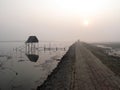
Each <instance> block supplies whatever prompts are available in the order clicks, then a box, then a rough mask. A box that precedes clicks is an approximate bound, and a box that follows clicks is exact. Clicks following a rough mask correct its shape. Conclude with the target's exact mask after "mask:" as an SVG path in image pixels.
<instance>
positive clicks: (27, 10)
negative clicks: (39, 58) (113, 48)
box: [0, 0, 120, 42]
mask: <svg viewBox="0 0 120 90" xmlns="http://www.w3.org/2000/svg"><path fill="white" fill-rule="evenodd" d="M119 23H120V1H119V0H84V1H83V0H0V41H6V40H7V41H9V40H25V39H26V38H27V37H28V36H29V35H36V36H38V38H39V39H40V40H42V41H51V40H52V41H63V40H64V41H75V40H78V39H80V40H82V41H88V42H91V41H92V42H99V41H104V42H116V41H120V40H119V39H118V38H120V35H119V33H120V30H119V28H120V25H119Z"/></svg>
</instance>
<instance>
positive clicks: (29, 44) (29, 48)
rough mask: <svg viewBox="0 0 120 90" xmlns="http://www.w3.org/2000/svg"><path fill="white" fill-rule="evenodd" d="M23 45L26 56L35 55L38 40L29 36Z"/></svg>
mask: <svg viewBox="0 0 120 90" xmlns="http://www.w3.org/2000/svg"><path fill="white" fill-rule="evenodd" d="M25 44H26V54H36V51H38V45H39V40H38V38H37V37H36V36H29V37H28V39H27V41H26V42H25Z"/></svg>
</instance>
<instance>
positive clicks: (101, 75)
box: [37, 42, 120, 90]
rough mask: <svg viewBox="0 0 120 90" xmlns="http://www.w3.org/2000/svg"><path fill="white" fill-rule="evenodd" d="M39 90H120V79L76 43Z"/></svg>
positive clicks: (82, 45) (81, 45)
mask: <svg viewBox="0 0 120 90" xmlns="http://www.w3.org/2000/svg"><path fill="white" fill-rule="evenodd" d="M37 90H120V79H119V78H118V77H116V76H115V74H114V73H113V72H112V71H111V70H110V69H108V68H107V67H106V66H105V65H104V64H102V63H101V61H100V60H99V59H98V58H97V57H96V56H94V55H93V54H92V53H91V51H90V50H88V49H87V48H86V47H85V46H84V44H82V43H80V42H76V43H75V44H73V45H72V46H71V47H70V49H69V50H68V52H67V53H66V55H65V56H64V57H63V58H62V60H61V62H60V63H59V64H58V66H57V68H56V69H55V70H54V71H53V72H52V73H51V75H49V76H48V78H47V80H46V81H45V82H44V83H43V84H42V85H41V86H40V87H38V88H37Z"/></svg>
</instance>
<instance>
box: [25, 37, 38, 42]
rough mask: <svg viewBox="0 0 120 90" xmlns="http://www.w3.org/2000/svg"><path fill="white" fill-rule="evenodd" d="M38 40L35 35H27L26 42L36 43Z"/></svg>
mask: <svg viewBox="0 0 120 90" xmlns="http://www.w3.org/2000/svg"><path fill="white" fill-rule="evenodd" d="M38 42H39V40H38V38H37V37H36V36H29V38H28V40H27V41H26V43H38Z"/></svg>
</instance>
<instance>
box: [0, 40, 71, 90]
mask: <svg viewBox="0 0 120 90" xmlns="http://www.w3.org/2000/svg"><path fill="white" fill-rule="evenodd" d="M69 45H70V43H69V44H65V43H58V42H57V43H52V44H50V43H48V42H41V43H40V44H39V47H41V48H42V47H43V46H46V47H49V46H51V47H53V48H54V47H61V48H62V47H63V48H64V47H66V48H67V49H68V47H69ZM67 49H66V50H57V51H56V50H51V51H43V49H40V50H39V54H38V55H39V59H38V60H37V62H31V61H30V60H29V59H28V57H27V56H26V55H25V44H24V42H0V90H35V89H36V87H37V86H38V85H40V84H42V83H43V82H44V80H45V79H46V78H47V76H48V75H49V74H50V73H51V72H52V70H53V69H54V68H55V67H56V66H57V64H58V62H59V60H60V58H61V57H62V56H63V55H64V54H65V53H66V51H67Z"/></svg>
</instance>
